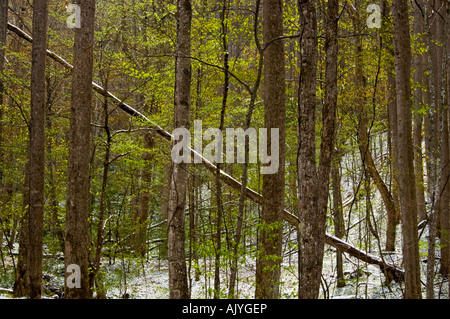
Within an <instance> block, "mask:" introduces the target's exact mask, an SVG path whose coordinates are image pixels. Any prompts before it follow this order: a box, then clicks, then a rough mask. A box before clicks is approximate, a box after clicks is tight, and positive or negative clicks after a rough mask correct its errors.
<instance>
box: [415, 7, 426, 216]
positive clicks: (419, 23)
mask: <svg viewBox="0 0 450 319" xmlns="http://www.w3.org/2000/svg"><path fill="white" fill-rule="evenodd" d="M417 3H418V4H419V5H420V8H419V7H418V5H417V4H415V5H414V34H415V35H416V36H417V37H418V43H419V44H422V45H423V44H424V39H423V36H422V33H423V31H424V26H423V17H422V13H421V11H420V10H421V8H422V7H423V1H422V0H417ZM414 68H415V72H414V82H415V89H414V126H413V143H414V170H415V173H416V182H415V185H416V194H417V217H418V222H419V223H420V222H421V221H423V220H426V219H427V211H426V206H425V185H424V178H423V158H422V140H423V139H422V123H423V115H422V112H421V109H422V105H423V92H422V86H423V84H424V83H423V80H424V78H423V72H424V69H423V55H422V54H416V55H415V56H414Z"/></svg>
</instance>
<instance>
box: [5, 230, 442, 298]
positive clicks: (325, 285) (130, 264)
mask: <svg viewBox="0 0 450 319" xmlns="http://www.w3.org/2000/svg"><path fill="white" fill-rule="evenodd" d="M423 238H426V237H425V236H423ZM421 243H422V245H420V251H421V268H422V269H421V274H422V283H426V271H427V262H426V261H427V257H426V250H427V247H426V245H424V244H423V243H426V242H423V241H422V242H421ZM436 246H437V247H439V242H437V245H436ZM371 247H373V248H372V249H371V250H372V251H369V253H372V254H373V255H377V256H379V255H380V254H379V252H378V250H377V249H376V248H374V247H377V246H376V245H375V244H372V246H371ZM398 247H399V246H398ZM16 248H17V247H15V249H14V250H13V254H14V253H15V250H16ZM47 256H48V255H47ZM401 256H402V255H401V250H400V249H399V250H398V251H396V252H395V253H390V254H383V258H384V259H385V260H386V261H387V262H390V263H391V264H395V265H397V266H399V267H401ZM436 256H437V260H436V270H437V271H436V277H435V296H436V298H448V279H446V278H442V277H441V276H440V275H439V273H438V269H439V249H438V248H437V249H436ZM56 257H58V256H56ZM59 257H62V256H59ZM335 258H336V252H335V249H334V248H333V247H329V246H326V251H325V257H324V266H323V275H322V286H321V292H320V298H325V299H328V298H340V299H400V298H402V291H403V288H404V287H403V283H396V282H391V283H390V284H389V285H387V284H386V282H385V277H384V274H383V273H382V272H381V271H380V269H379V268H378V266H374V265H368V264H366V263H364V262H361V261H359V260H357V259H355V258H353V257H349V256H348V255H346V254H344V257H343V260H344V275H345V281H346V285H345V286H344V287H342V288H338V287H337V285H336V283H337V278H336V268H335V267H336V262H335ZM2 259H3V260H2V263H3V262H4V266H2V269H0V288H2V289H9V290H12V288H13V283H14V275H13V274H14V270H13V269H14V268H13V267H12V259H11V258H10V257H9V256H8V253H6V252H5V249H3V257H2ZM44 262H45V264H44V272H43V273H44V276H43V282H44V293H45V297H47V298H58V297H60V296H61V292H62V291H63V280H64V276H63V275H64V261H63V260H62V258H53V257H47V258H44ZM199 263H200V265H199V267H200V269H201V272H200V276H199V278H198V279H199V280H194V277H195V269H191V276H190V284H191V297H192V298H193V299H203V298H211V297H212V294H213V293H212V288H213V283H214V276H213V274H214V268H213V265H214V261H213V259H210V260H200V261H199ZM102 266H103V280H104V282H105V287H106V288H107V294H106V295H107V298H111V299H119V298H130V299H159V298H168V297H169V278H168V267H167V261H166V260H158V259H157V258H156V257H152V256H150V257H149V258H147V260H144V259H142V258H140V259H138V258H130V257H128V258H122V259H121V258H116V260H115V261H113V262H112V261H111V260H109V259H107V258H105V259H104V260H103V265H102ZM222 268H226V269H228V267H222ZM255 269H256V267H255V262H254V260H253V259H252V258H249V257H247V259H246V260H245V261H243V262H242V263H241V265H240V266H239V273H238V276H239V281H238V283H237V291H238V296H237V298H239V299H245V298H253V296H254V291H255V277H254V276H255ZM205 270H206V271H205ZM228 278H229V273H225V272H224V273H222V274H221V287H223V288H222V289H223V290H222V291H221V294H222V295H221V297H223V298H226V297H227V293H228V291H227V287H228ZM281 280H282V282H281V297H282V298H287V299H295V298H297V291H298V274H297V254H296V253H292V254H286V256H285V257H284V260H283V263H282V279H281ZM423 287H424V285H423ZM2 289H0V298H11V294H9V293H4V291H3V292H2ZM423 296H425V288H423Z"/></svg>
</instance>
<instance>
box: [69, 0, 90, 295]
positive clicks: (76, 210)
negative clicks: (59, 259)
mask: <svg viewBox="0 0 450 319" xmlns="http://www.w3.org/2000/svg"><path fill="white" fill-rule="evenodd" d="M75 3H76V4H77V5H79V6H80V7H81V28H76V29H75V43H74V65H73V73H72V108H71V115H70V132H69V159H68V168H67V181H68V183H67V204H66V233H65V251H64V257H65V258H64V262H65V267H66V270H67V267H68V266H69V265H72V264H76V265H78V266H79V267H80V272H81V274H80V275H81V277H80V284H81V286H80V287H79V288H76V287H74V288H70V287H69V286H68V283H67V279H68V278H67V277H68V275H70V276H72V274H71V273H70V271H69V272H66V283H65V288H64V295H65V298H68V299H85V298H89V297H90V287H89V269H88V268H89V267H88V257H89V242H90V240H89V222H88V217H89V190H90V185H89V184H90V183H89V160H90V158H89V156H86V154H90V153H91V138H90V136H91V117H92V105H91V102H92V90H91V87H92V76H93V46H94V21H95V0H84V1H80V0H79V1H76V2H75ZM75 275H76V274H75Z"/></svg>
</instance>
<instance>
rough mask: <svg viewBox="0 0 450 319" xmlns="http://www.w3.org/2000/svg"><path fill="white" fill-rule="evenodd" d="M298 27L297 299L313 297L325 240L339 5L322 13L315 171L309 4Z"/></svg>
mask: <svg viewBox="0 0 450 319" xmlns="http://www.w3.org/2000/svg"><path fill="white" fill-rule="evenodd" d="M299 4H300V8H299V10H300V17H301V22H302V23H303V30H302V39H301V48H302V49H303V54H302V57H301V75H300V90H299V94H300V96H299V137H298V141H299V142H298V143H299V145H298V152H299V154H298V174H299V176H298V180H299V204H298V210H299V221H300V225H299V229H298V242H299V268H298V271H299V298H307V299H311V298H318V296H319V289H320V281H321V275H322V264H323V252H324V244H325V235H326V229H325V227H326V214H327V203H328V194H329V190H328V188H329V177H330V168H331V156H332V149H333V146H334V138H335V118H336V102H337V52H338V42H337V22H338V1H329V2H328V8H327V12H326V26H325V28H326V31H325V32H326V40H325V51H326V67H325V73H326V75H325V78H326V84H325V87H326V89H325V100H324V106H323V109H322V136H321V146H320V159H319V167H318V169H317V170H316V159H315V157H316V155H315V153H316V150H315V112H316V76H317V61H318V56H317V54H318V53H317V21H316V12H315V8H314V4H313V3H312V2H310V1H301V2H299Z"/></svg>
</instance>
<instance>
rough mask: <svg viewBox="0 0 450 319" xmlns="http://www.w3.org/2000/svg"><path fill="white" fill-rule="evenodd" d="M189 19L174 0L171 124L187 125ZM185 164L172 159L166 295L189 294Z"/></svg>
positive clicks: (182, 2) (182, 1)
mask: <svg viewBox="0 0 450 319" xmlns="http://www.w3.org/2000/svg"><path fill="white" fill-rule="evenodd" d="M191 19H192V5H191V1H190V0H178V2H177V40H176V41H177V43H176V46H177V47H176V58H175V125H174V127H175V128H183V127H184V128H187V129H189V117H190V114H189V113H190V100H191V91H190V83H191V61H190V58H189V56H190V54H191ZM187 177H188V164H187V163H184V162H181V163H173V164H172V178H171V182H170V185H171V188H170V193H169V203H168V219H167V224H168V225H167V226H168V238H167V240H168V260H169V290H170V298H172V299H186V298H189V287H188V280H187V270H186V258H185V251H184V243H185V234H184V226H185V208H186V192H187Z"/></svg>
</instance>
